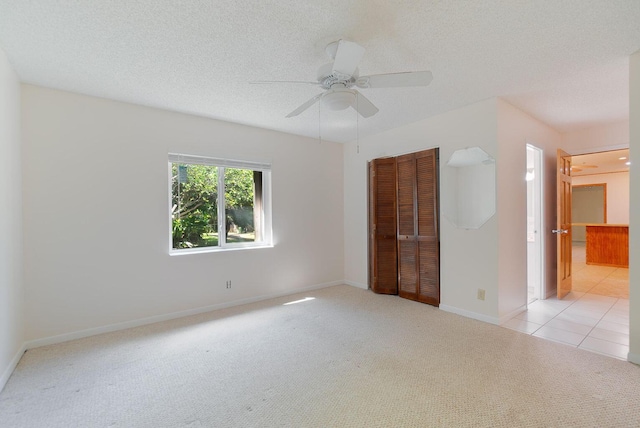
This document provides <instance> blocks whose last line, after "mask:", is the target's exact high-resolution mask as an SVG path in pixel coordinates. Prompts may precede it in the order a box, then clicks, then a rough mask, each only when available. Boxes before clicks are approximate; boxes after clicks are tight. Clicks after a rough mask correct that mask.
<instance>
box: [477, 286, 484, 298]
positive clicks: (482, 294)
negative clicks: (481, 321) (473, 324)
mask: <svg viewBox="0 0 640 428" xmlns="http://www.w3.org/2000/svg"><path fill="white" fill-rule="evenodd" d="M484 293H485V291H484V290H483V289H482V288H478V300H484Z"/></svg>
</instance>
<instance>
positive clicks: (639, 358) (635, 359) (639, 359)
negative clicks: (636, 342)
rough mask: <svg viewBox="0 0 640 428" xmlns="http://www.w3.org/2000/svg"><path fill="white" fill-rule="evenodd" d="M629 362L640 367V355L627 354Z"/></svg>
mask: <svg viewBox="0 0 640 428" xmlns="http://www.w3.org/2000/svg"><path fill="white" fill-rule="evenodd" d="M627 361H629V362H630V363H633V364H638V365H640V354H632V353H631V352H629V353H628V354H627Z"/></svg>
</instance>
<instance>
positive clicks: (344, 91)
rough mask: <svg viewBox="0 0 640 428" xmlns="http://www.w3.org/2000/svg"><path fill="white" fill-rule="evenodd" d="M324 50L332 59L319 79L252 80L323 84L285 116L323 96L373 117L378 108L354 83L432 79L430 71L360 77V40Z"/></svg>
mask: <svg viewBox="0 0 640 428" xmlns="http://www.w3.org/2000/svg"><path fill="white" fill-rule="evenodd" d="M325 51H326V52H327V55H329V57H330V58H331V59H333V62H330V63H328V64H324V65H323V66H321V67H320V68H319V69H318V78H317V81H316V82H304V81H303V82H299V81H255V82H251V83H302V84H310V85H316V86H320V87H321V88H322V89H324V92H321V93H319V94H318V95H316V96H314V97H313V98H311V99H310V100H309V101H307V102H305V103H304V104H302V105H301V106H300V107H298V108H297V109H295V110H294V111H292V112H291V113H289V114H288V115H287V116H286V117H294V116H297V115H299V114H300V113H302V112H303V111H305V110H307V109H308V108H309V107H311V106H312V105H314V104H315V103H316V102H318V101H320V100H321V99H322V101H323V102H324V103H325V104H326V105H327V106H328V107H329V108H330V109H331V110H344V109H346V108H348V107H352V108H353V109H355V110H356V111H357V112H358V113H359V114H360V115H361V116H362V117H365V118H366V117H371V116H373V115H374V114H376V113H377V112H378V111H379V110H378V108H377V107H376V106H375V105H373V103H372V102H371V101H369V100H368V99H367V98H366V97H365V96H364V95H362V94H361V93H360V92H359V91H358V90H356V89H353V87H354V86H355V87H358V88H361V89H368V88H396V87H406V86H427V85H429V83H431V80H433V75H432V74H431V72H430V71H414V72H403V73H388V74H373V75H370V76H360V75H359V73H358V63H359V62H360V60H361V59H362V56H363V55H364V51H365V49H364V48H363V47H362V46H360V45H358V44H357V43H354V42H350V41H347V40H338V41H336V42H332V43H329V44H328V45H327V47H326V49H325Z"/></svg>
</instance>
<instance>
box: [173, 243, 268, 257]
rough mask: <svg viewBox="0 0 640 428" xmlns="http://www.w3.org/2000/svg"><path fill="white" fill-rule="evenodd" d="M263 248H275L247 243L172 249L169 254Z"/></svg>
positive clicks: (181, 254)
mask: <svg viewBox="0 0 640 428" xmlns="http://www.w3.org/2000/svg"><path fill="white" fill-rule="evenodd" d="M263 248H273V244H264V245H247V246H238V247H204V248H185V249H182V250H174V249H170V250H169V255H170V256H186V255H187V254H202V253H224V252H227V251H246V250H259V249H263Z"/></svg>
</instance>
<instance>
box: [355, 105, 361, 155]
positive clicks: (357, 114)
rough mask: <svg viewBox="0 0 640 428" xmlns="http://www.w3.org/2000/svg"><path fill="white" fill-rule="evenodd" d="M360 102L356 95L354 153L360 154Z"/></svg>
mask: <svg viewBox="0 0 640 428" xmlns="http://www.w3.org/2000/svg"><path fill="white" fill-rule="evenodd" d="M359 100H360V93H357V95H356V153H357V154H360V126H359V125H360V113H358V112H359V111H360V105H359V104H358V101H359Z"/></svg>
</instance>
